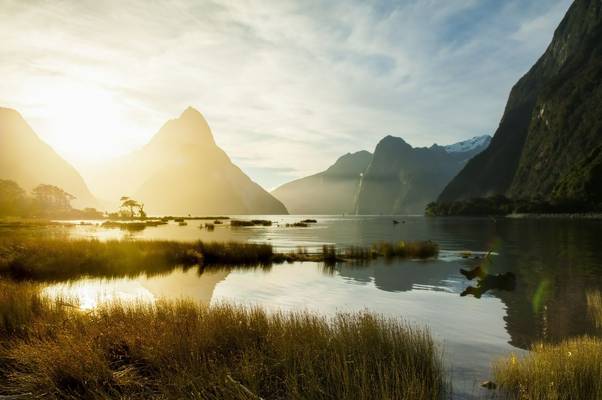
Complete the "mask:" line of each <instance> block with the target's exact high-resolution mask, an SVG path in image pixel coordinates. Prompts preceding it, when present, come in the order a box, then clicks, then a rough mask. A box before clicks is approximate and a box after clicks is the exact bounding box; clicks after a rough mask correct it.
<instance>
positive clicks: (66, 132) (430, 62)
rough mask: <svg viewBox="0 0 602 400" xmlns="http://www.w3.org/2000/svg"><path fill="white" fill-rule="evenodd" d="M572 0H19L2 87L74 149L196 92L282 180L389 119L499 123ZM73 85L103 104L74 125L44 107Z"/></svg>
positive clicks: (156, 120) (461, 134)
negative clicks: (508, 100) (515, 86)
mask: <svg viewBox="0 0 602 400" xmlns="http://www.w3.org/2000/svg"><path fill="white" fill-rule="evenodd" d="M101 3H102V4H101ZM569 5H570V1H569V0H550V1H548V2H545V4H544V2H529V1H526V0H521V1H519V0H509V1H505V2H499V1H497V0H483V1H476V0H458V1H453V2H449V1H444V0H415V1H409V0H408V1H390V2H385V1H377V2H362V1H359V0H356V1H322V2H320V1H318V2H304V1H289V0H281V1H273V2H265V1H261V2H260V1H248V2H241V1H235V0H232V1H220V2H211V1H202V2H198V1H185V0H178V1H172V2H146V1H141V0H140V1H129V2H121V1H109V2H94V1H77V2H76V1H73V2H24V1H13V2H10V1H9V2H6V4H5V5H3V10H2V11H1V13H2V14H3V18H2V19H3V24H2V25H1V26H0V35H2V37H3V42H2V44H0V74H2V76H3V78H4V79H3V80H2V81H1V82H0V102H1V103H2V104H3V105H5V106H12V107H15V108H18V109H19V110H20V111H21V112H22V113H23V114H24V115H25V117H26V118H28V120H31V122H32V124H33V125H34V128H35V129H36V130H37V131H38V133H39V134H40V135H41V136H42V137H44V138H45V139H46V140H47V141H48V142H49V143H50V144H52V145H53V146H55V147H56V148H57V150H58V151H59V152H61V153H62V154H64V155H65V156H66V157H67V158H69V159H71V160H73V161H75V162H76V164H77V163H82V162H83V161H82V159H88V158H89V155H87V154H86V151H83V150H82V149H83V148H84V147H85V146H89V147H92V148H97V149H99V152H100V150H102V152H101V153H102V154H101V155H100V156H107V155H109V154H110V153H111V151H113V152H115V153H123V152H126V151H129V150H131V149H133V148H135V147H137V146H141V145H143V144H144V143H145V142H146V141H147V140H148V139H149V138H150V136H151V135H152V134H153V133H154V132H156V131H157V130H158V129H159V127H160V126H161V124H162V123H163V122H164V121H165V120H166V119H168V118H172V117H174V116H176V115H178V114H179V113H180V112H181V111H182V110H183V109H184V108H185V107H186V106H188V105H193V106H195V107H197V108H198V109H199V110H200V111H201V112H203V114H205V116H206V118H207V120H208V121H209V124H210V125H211V127H212V129H213V131H214V134H215V136H216V141H217V142H218V144H220V145H221V146H222V147H223V148H224V149H225V150H226V152H228V154H230V155H231V157H232V158H233V159H234V161H235V162H237V163H238V164H239V165H240V166H241V167H242V168H243V169H244V170H247V171H249V172H257V173H258V176H257V177H255V178H256V180H258V181H259V183H261V184H264V185H266V186H270V187H273V186H275V185H276V184H277V183H281V182H284V181H285V180H288V179H290V178H294V177H299V176H302V175H305V174H309V173H315V172H318V171H319V170H322V169H324V168H326V167H327V166H328V165H330V164H331V163H332V162H334V160H335V159H336V158H338V156H340V155H342V154H344V153H346V152H349V151H357V150H360V149H367V150H370V151H371V150H373V148H374V146H375V145H376V143H377V142H378V140H379V139H380V138H382V137H383V136H385V135H386V134H393V135H397V136H402V137H403V138H404V139H406V140H407V141H408V142H409V143H411V144H413V145H430V144H432V143H433V142H438V143H440V144H446V143H451V142H453V141H457V140H461V139H465V138H468V137H471V136H474V135H478V134H483V133H492V132H493V131H494V129H495V127H496V126H497V124H498V122H499V118H500V116H501V113H502V111H503V107H504V104H505V101H506V97H507V95H508V92H509V90H510V88H511V86H512V85H513V84H514V82H515V81H516V80H517V79H518V78H519V77H520V76H521V75H522V74H524V73H525V72H526V71H527V70H528V68H529V67H530V66H531V65H532V64H533V63H534V62H535V60H536V59H537V58H538V57H539V55H540V54H541V53H542V52H543V50H544V49H545V47H546V46H547V44H548V43H549V41H550V39H551V37H552V33H553V29H554V27H555V26H556V25H557V24H558V22H559V21H560V19H561V18H562V15H563V14H564V12H565V11H566V9H567V8H568V6H569ZM73 93H75V95H73ZM62 98H66V99H71V100H70V101H71V103H75V104H76V106H78V107H79V106H80V105H81V104H80V102H82V103H84V104H85V103H87V102H88V103H89V104H90V107H91V108H94V107H96V108H98V109H97V110H93V111H92V112H89V113H86V118H81V119H80V120H81V121H77V122H74V123H71V124H66V123H65V122H62V119H65V118H66V116H68V115H69V113H68V111H69V110H63V111H62V112H60V110H57V108H58V106H57V105H55V106H54V108H52V110H57V111H56V112H55V113H54V114H55V115H50V114H49V113H48V112H47V111H44V109H45V106H46V104H47V103H49V102H52V101H53V99H56V101H59V100H60V99H62ZM99 99H100V100H99ZM71 103H69V104H71ZM77 109H78V110H79V109H80V108H77ZM80 112H81V111H80ZM107 119H119V121H117V122H116V124H119V126H120V127H121V128H119V127H118V126H117V125H116V124H113V125H111V124H105V125H103V124H101V123H100V122H102V121H106V120H107ZM80 122H81V123H80ZM86 124H87V125H86ZM80 125H81V126H80ZM90 126H92V127H97V129H89V127H90ZM87 127H88V128H87ZM103 129H104V130H109V132H103ZM78 157H79V158H78ZM258 171H259V172H258ZM270 171H271V172H270ZM251 175H252V174H251ZM252 177H253V176H252Z"/></svg>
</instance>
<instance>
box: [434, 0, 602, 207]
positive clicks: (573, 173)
mask: <svg viewBox="0 0 602 400" xmlns="http://www.w3.org/2000/svg"><path fill="white" fill-rule="evenodd" d="M601 83H602V2H600V0H575V1H574V2H573V4H572V5H571V7H570V8H569V10H568V12H567V14H566V15H565V17H564V19H563V20H562V22H561V23H560V25H559V26H558V28H557V29H556V31H555V33H554V38H553V40H552V42H551V43H550V45H549V46H548V48H547V50H546V51H545V53H544V54H543V56H542V57H541V58H540V59H539V60H538V61H537V63H536V64H535V65H534V66H533V67H532V68H531V69H530V70H529V72H528V73H527V74H526V75H524V76H523V77H522V78H521V79H520V80H519V81H518V82H517V83H516V85H514V87H513V88H512V91H511V92H510V97H509V98H508V102H507V104H506V109H505V111H504V115H503V117H502V120H501V121H500V124H499V127H498V129H497V131H496V132H495V135H494V137H493V140H492V141H491V145H490V146H489V147H488V148H487V150H485V151H483V152H482V153H481V154H479V155H477V156H476V157H474V158H473V159H472V160H471V161H470V162H469V163H468V164H467V165H466V166H465V167H464V168H463V170H462V171H461V172H460V173H459V174H458V176H456V177H455V178H454V179H453V180H452V181H451V182H450V183H449V185H447V187H446V188H445V190H444V191H443V192H442V193H441V195H440V196H439V201H441V202H450V201H457V200H466V199H470V198H474V197H486V196H491V195H497V194H500V195H505V196H507V197H510V198H518V199H530V198H539V199H543V200H544V201H549V202H561V203H567V204H571V203H572V204H581V205H583V206H584V207H586V208H589V209H593V208H599V209H602V85H601Z"/></svg>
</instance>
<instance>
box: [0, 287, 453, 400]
mask: <svg viewBox="0 0 602 400" xmlns="http://www.w3.org/2000/svg"><path fill="white" fill-rule="evenodd" d="M0 284H1V285H2V292H1V293H2V296H3V297H2V299H3V303H4V302H5V301H7V300H8V304H12V305H9V306H7V307H2V308H0V317H1V319H0V320H1V321H4V322H3V324H2V325H1V326H0V360H1V362H0V394H3V395H6V394H21V393H32V394H33V395H34V396H43V397H45V398H99V399H100V398H103V399H104V398H128V399H148V398H157V399H158V398H198V399H251V398H259V397H261V398H265V399H438V398H441V397H443V396H445V395H446V389H447V384H446V381H445V378H444V372H443V369H442V366H441V365H442V363H441V355H440V353H439V351H438V350H437V348H436V347H435V346H434V344H433V341H432V339H431V337H430V335H429V333H428V332H427V331H426V330H423V329H417V328H413V327H410V326H408V325H405V324H402V323H400V322H398V321H394V320H387V319H383V318H381V317H378V316H374V315H371V314H367V313H361V314H340V315H337V316H336V317H334V318H333V319H325V318H324V317H320V316H317V315H313V314H309V313H293V314H283V313H275V314H267V313H266V312H265V311H263V310H261V309H258V308H253V309H249V308H241V307H237V306H232V305H219V306H214V307H205V306H200V305H198V304H194V303H192V302H187V301H180V302H158V303H156V304H155V305H148V304H146V305H144V304H134V305H130V306H125V305H122V304H111V305H106V306H103V307H101V308H99V309H96V310H95V311H93V312H91V313H83V312H80V311H78V310H77V309H74V308H72V307H67V306H65V305H64V303H63V302H60V301H51V300H49V299H46V298H43V297H41V296H40V295H39V294H38V292H37V291H36V290H35V286H34V285H31V284H23V283H21V284H16V283H7V282H0Z"/></svg>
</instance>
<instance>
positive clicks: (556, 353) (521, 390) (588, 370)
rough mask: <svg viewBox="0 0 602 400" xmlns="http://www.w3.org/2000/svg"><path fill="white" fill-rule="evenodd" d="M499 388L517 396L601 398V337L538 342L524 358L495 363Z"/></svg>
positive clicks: (522, 397) (511, 395)
mask: <svg viewBox="0 0 602 400" xmlns="http://www.w3.org/2000/svg"><path fill="white" fill-rule="evenodd" d="M494 376H495V381H496V383H497V384H498V387H499V388H500V390H501V391H502V392H503V393H504V394H506V395H507V397H509V398H515V399H542V400H543V399H601V398H602V339H600V338H595V337H587V336H585V337H579V338H573V339H569V340H566V341H564V342H562V343H559V344H538V345H535V346H534V347H533V348H532V351H531V352H530V353H529V354H527V355H526V356H525V357H523V358H517V357H516V356H515V355H511V356H509V357H506V358H504V359H502V360H500V361H498V362H496V363H495V364H494Z"/></svg>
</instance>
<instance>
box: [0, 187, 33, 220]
mask: <svg viewBox="0 0 602 400" xmlns="http://www.w3.org/2000/svg"><path fill="white" fill-rule="evenodd" d="M27 203H28V199H27V196H26V193H25V190H23V189H22V188H21V187H20V186H19V185H18V184H17V183H16V182H15V181H11V180H4V179H0V215H2V216H21V215H23V214H24V213H25V212H26V209H27V205H28V204H27Z"/></svg>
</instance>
